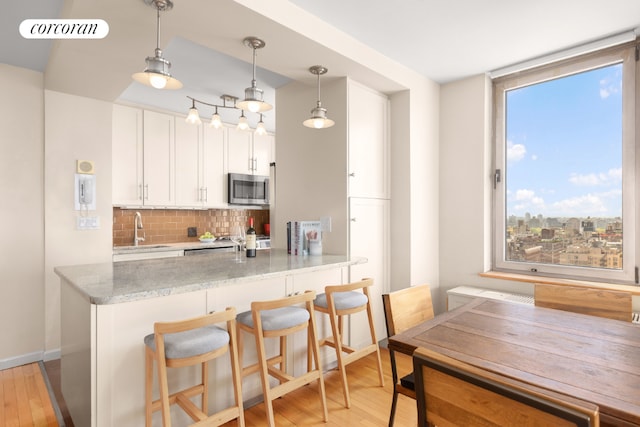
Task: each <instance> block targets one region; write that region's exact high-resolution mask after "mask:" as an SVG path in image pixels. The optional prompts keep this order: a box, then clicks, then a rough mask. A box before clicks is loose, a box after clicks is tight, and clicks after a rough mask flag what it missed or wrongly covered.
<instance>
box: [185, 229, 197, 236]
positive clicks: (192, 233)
mask: <svg viewBox="0 0 640 427" xmlns="http://www.w3.org/2000/svg"><path fill="white" fill-rule="evenodd" d="M197 236H198V227H188V228H187V237H197Z"/></svg>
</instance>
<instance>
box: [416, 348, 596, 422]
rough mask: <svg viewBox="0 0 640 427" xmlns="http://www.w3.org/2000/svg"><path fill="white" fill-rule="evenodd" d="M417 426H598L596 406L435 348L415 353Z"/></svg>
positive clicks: (418, 350)
mask: <svg viewBox="0 0 640 427" xmlns="http://www.w3.org/2000/svg"><path fill="white" fill-rule="evenodd" d="M413 366H414V373H415V379H416V400H417V401H418V426H422V427H426V426H427V425H458V426H486V425H495V426H519V427H527V426H529V427H531V426H540V425H547V426H554V427H561V426H574V427H598V426H599V425H600V411H599V408H598V406H597V405H594V404H593V403H589V402H585V401H582V400H579V399H575V398H573V397H571V396H567V395H564V394H560V393H556V392H554V391H551V390H547V389H543V388H539V387H536V386H532V385H530V384H527V383H523V382H520V381H516V380H513V379H511V378H508V377H505V376H502V375H499V374H495V373H492V372H489V371H486V370H484V369H480V368H477V367H475V366H472V365H469V364H466V363H464V362H461V361H458V360H456V359H453V358H450V357H448V356H445V355H443V354H440V353H437V352H435V351H432V350H429V349H426V348H418V349H417V350H416V351H415V352H414V354H413Z"/></svg>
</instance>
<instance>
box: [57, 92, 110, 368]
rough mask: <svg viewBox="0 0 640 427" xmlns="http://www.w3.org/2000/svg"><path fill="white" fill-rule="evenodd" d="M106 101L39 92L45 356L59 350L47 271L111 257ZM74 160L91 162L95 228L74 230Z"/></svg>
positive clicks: (107, 105)
mask: <svg viewBox="0 0 640 427" xmlns="http://www.w3.org/2000/svg"><path fill="white" fill-rule="evenodd" d="M111 115H112V104H111V103H109V102H103V101H98V100H95V99H90V98H84V97H79V96H74V95H68V94H64V93H60V92H53V91H49V90H47V91H45V115H44V117H45V151H44V153H45V157H44V171H45V213H44V215H45V301H46V319H45V320H46V330H45V335H46V343H45V348H46V351H48V352H53V354H52V355H51V357H56V354H55V352H56V351H57V350H58V349H59V348H60V280H59V278H58V276H57V275H56V274H55V273H54V271H53V269H54V268H55V267H57V266H62V265H72V264H91V263H97V262H109V261H111V254H112V241H113V237H112V226H113V220H112V218H113V209H112V205H111ZM76 160H92V161H94V164H95V171H96V172H95V176H96V187H97V188H96V211H89V215H90V216H98V217H99V220H100V229H99V230H77V229H76V218H77V217H78V216H79V212H77V211H75V210H74V209H75V208H74V174H75V171H76Z"/></svg>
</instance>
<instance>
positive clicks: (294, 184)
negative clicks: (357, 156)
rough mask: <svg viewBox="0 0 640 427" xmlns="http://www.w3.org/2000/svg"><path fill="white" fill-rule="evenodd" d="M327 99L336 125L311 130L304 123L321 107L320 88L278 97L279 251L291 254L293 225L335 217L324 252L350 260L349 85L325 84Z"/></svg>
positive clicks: (295, 87) (300, 88) (290, 90)
mask: <svg viewBox="0 0 640 427" xmlns="http://www.w3.org/2000/svg"><path fill="white" fill-rule="evenodd" d="M321 97H322V105H323V107H325V108H327V117H329V118H331V119H333V120H334V121H335V122H336V124H335V126H333V127H331V128H327V129H310V128H307V127H304V126H303V125H302V122H303V121H304V120H306V119H308V118H309V116H310V115H311V109H312V108H314V107H315V105H316V100H317V89H316V87H314V86H307V85H303V84H300V83H295V82H294V83H291V84H289V85H287V86H285V87H282V88H279V89H278V91H277V95H276V103H277V105H278V115H277V117H276V127H277V129H278V132H277V134H276V171H277V172H276V177H277V178H276V179H277V182H276V209H275V212H274V213H275V215H274V219H275V223H274V219H272V223H271V227H272V230H274V232H275V239H274V247H278V248H286V246H287V242H286V235H287V234H286V222H287V221H291V220H319V219H320V217H323V216H330V217H331V218H332V224H331V227H332V231H331V232H330V233H325V234H324V235H323V237H322V239H323V242H322V246H323V252H324V253H331V254H346V253H347V251H348V246H347V245H348V238H347V230H348V224H347V220H348V204H347V202H348V200H347V79H346V78H341V79H337V80H334V81H332V82H329V83H323V84H322V93H321ZM274 227H275V228H274Z"/></svg>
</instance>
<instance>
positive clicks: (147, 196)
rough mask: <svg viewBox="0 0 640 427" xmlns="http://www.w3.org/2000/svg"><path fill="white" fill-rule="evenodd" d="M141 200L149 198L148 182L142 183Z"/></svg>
mask: <svg viewBox="0 0 640 427" xmlns="http://www.w3.org/2000/svg"><path fill="white" fill-rule="evenodd" d="M142 199H143V200H149V184H145V185H144V192H143V193H142Z"/></svg>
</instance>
